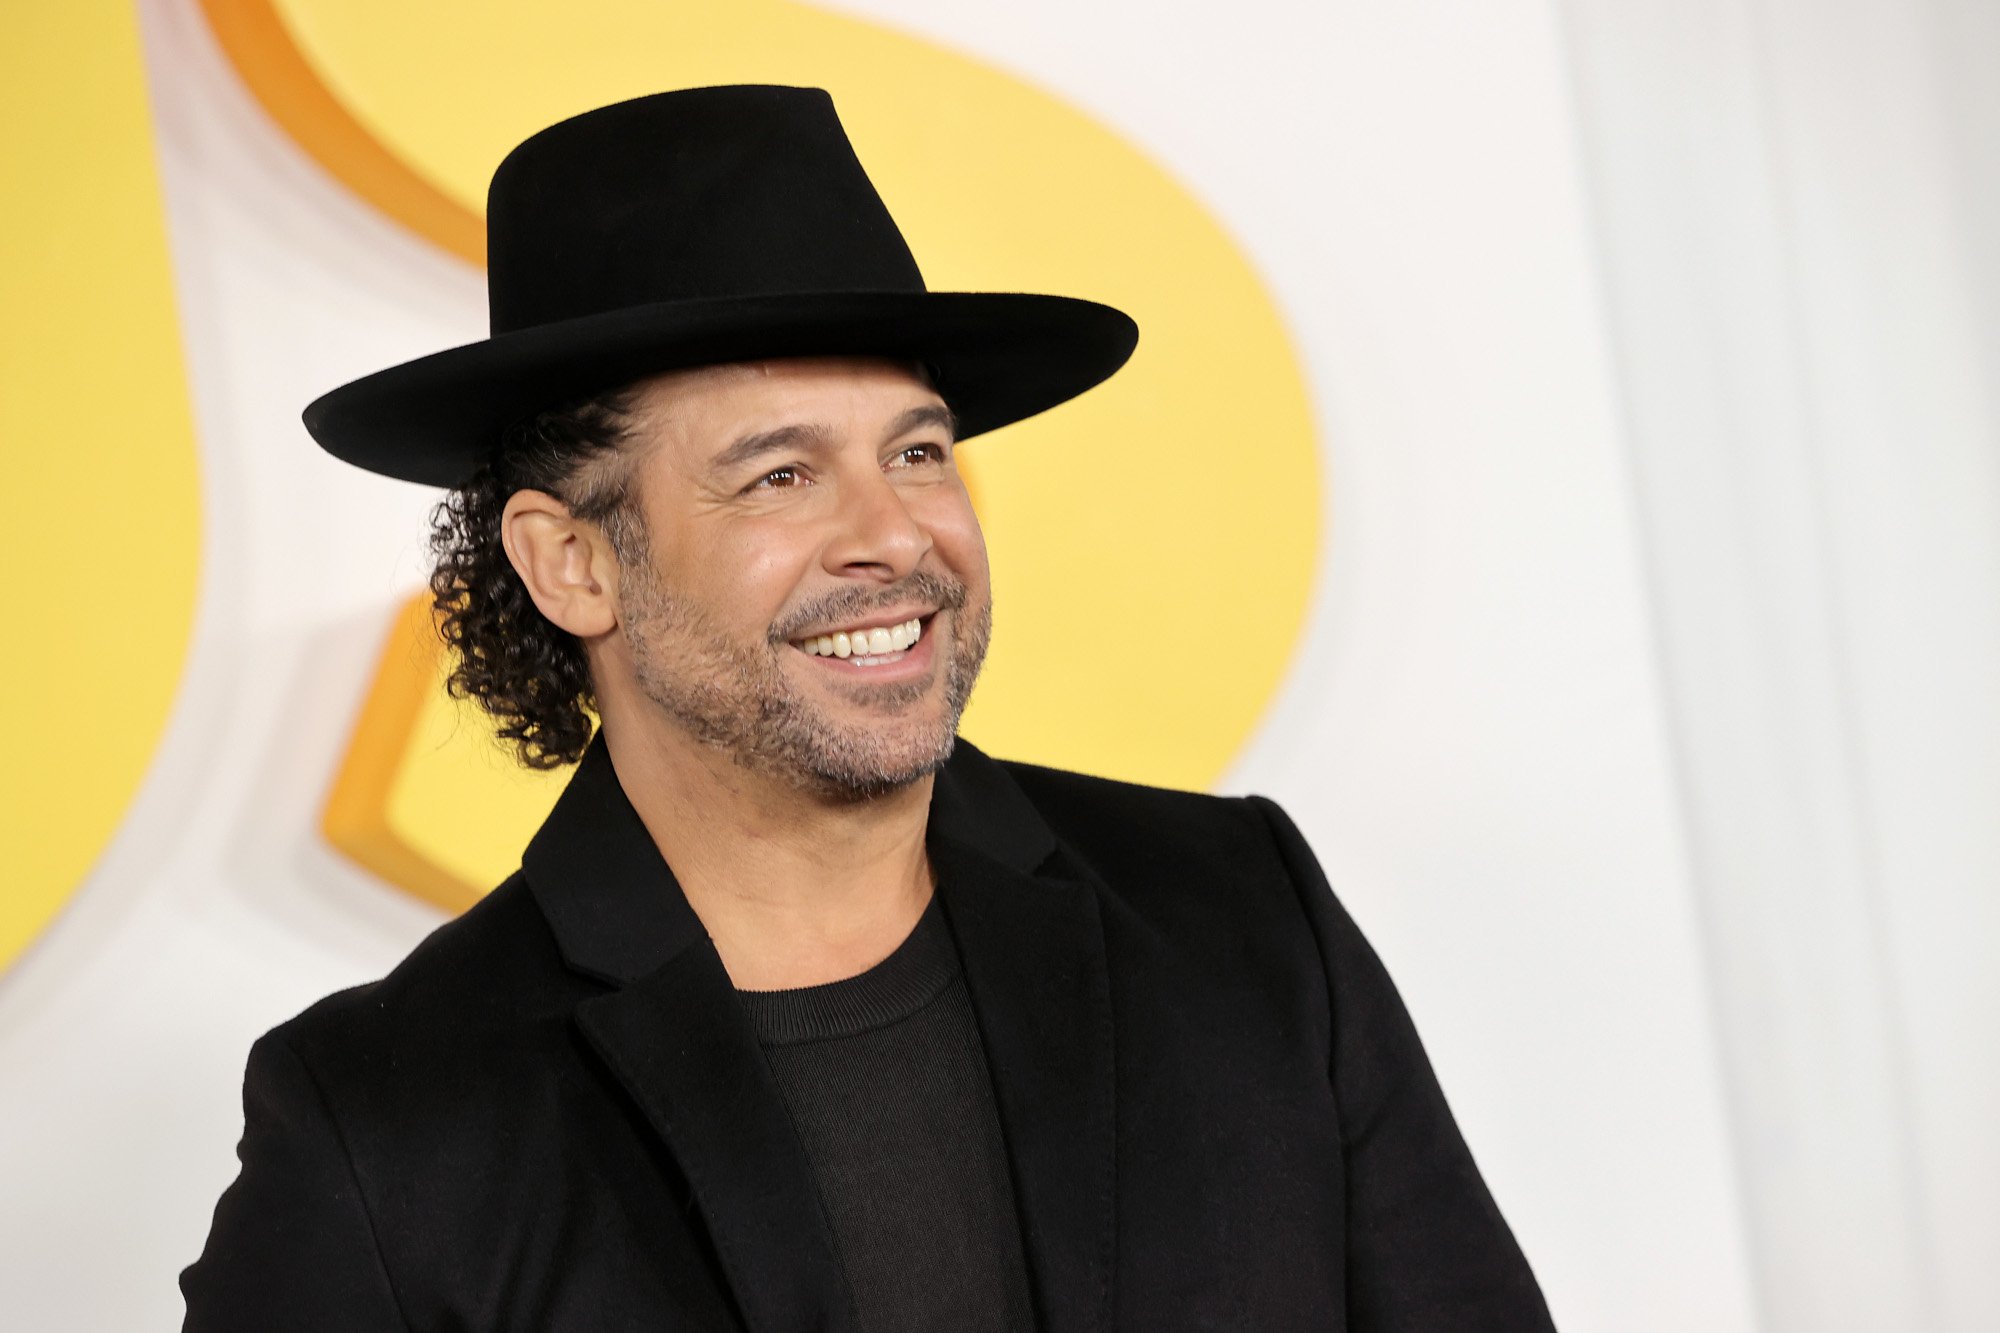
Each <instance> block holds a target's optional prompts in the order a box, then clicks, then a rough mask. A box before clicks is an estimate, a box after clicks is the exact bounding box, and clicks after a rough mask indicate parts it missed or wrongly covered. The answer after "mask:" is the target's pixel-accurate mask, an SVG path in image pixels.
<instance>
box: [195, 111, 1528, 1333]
mask: <svg viewBox="0 0 2000 1333" xmlns="http://www.w3.org/2000/svg"><path fill="white" fill-rule="evenodd" d="M488 218H489V222H488V226H489V232H490V236H491V267H490V283H491V290H492V308H493V322H494V329H495V333H494V336H493V337H492V338H491V339H489V340H487V341H486V342H483V343H478V344H474V345H472V346H470V347H465V348H459V349H455V350H453V351H449V352H445V353H441V354H439V355H437V356H433V357H429V358H426V359H424V360H422V361H418V362H414V363H411V364H409V365H405V366H401V367H397V368H395V369H392V370H389V371H384V372H382V373H380V374H378V375H374V376H370V377H369V378H367V379H365V380H362V381H359V382H357V383H355V384H352V385H348V386H346V387H345V388H343V389H340V390H337V391H335V392H334V393H332V394H330V395H328V396H327V397H326V398H323V399H321V400H320V401H319V402H318V403H316V404H314V405H313V407H312V408H310V409H308V412H307V423H308V425H309V426H310V427H311V429H312V430H313V433H314V434H315V435H316V436H317V438H318V439H319V440H320V442H321V443H322V444H323V445H325V446H326V447H327V448H328V449H329V450H331V451H332V452H333V453H335V454H337V455H339V456H341V457H343V458H345V459H348V460H349V461H352V462H355V463H358V464H359V465H361V466H364V467H368V468H372V469H374V470H377V471H380V472H384V473H388V474H390V475H392V476H399V477H404V478H408V479H413V480H419V481H427V482H433V483H438V484H442V485H446V486H450V487H452V488H453V490H452V493H451V495H450V496H449V497H448V499H447V501H446V502H445V504H444V505H443V506H441V507H440V510H439V517H438V534H437V545H438V550H439V557H440V559H439V565H438V569H437V573H436V576H435V578H434V581H433V584H434V589H435V591H436V593H437V597H438V601H439V606H440V609H441V611H442V612H443V613H444V621H443V623H444V626H445V632H446V637H447V639H448V640H449V641H450V642H451V643H452V645H453V646H454V648H455V649H456V651H457V654H458V659H457V662H458V664H457V668H456V671H455V674H454V676H453V688H454V689H456V690H458V691H460V692H461V693H463V694H466V695H469V696H471V697H473V698H476V699H477V700H478V701H479V702H480V703H482V704H483V705H484V706H485V707H486V708H487V709H488V710H489V711H490V712H492V713H493V714H494V716H495V717H496V718H497V719H498V720H499V722H500V724H501V725H500V732H501V734H502V735H503V736H504V737H506V738H507V739H509V740H510V741H512V742H513V743H514V744H515V745H516V746H517V747H518V749H519V751H520V753H521V755H522V757H523V759H524V760H525V761H527V762H529V763H533V764H538V765H543V766H552V765H555V764H560V763H567V762H572V761H579V760H580V763H579V767H578V770H577V773H576V775H575V777H574V778H573V779H572V780H571V783H570V785H569V787H568V789H567V790H566V791H565V793H564V795H563V797H562V798H561V800H560V802H559V803H558V805H557V807H556V809H555V811H554V812H553V813H552V814H551V815H550V817H549V819H548V822H547V823H546V824H545V825H544V826H543V827H542V829H541V831H540V832H539V833H537V834H536V836H535V838H534V839H533V841H532V842H531V844H530V845H529V847H528V849H527V851H526V854H525V856H524V857H523V863H522V869H521V871H520V873H519V874H517V875H515V876H513V877H512V878H510V879H509V880H508V881H507V882H506V883H504V884H502V885H501V886H500V887H499V888H497V889H496V890H495V891H494V892H493V893H492V894H491V895H490V896H489V897H488V898H487V899H485V900H484V901H483V902H482V903H481V904H480V905H479V906H477V907H475V908H473V909H472V910H471V911H470V912H468V913H467V914H466V915H465V916H464V917H462V918H461V919H459V920H458V921H456V922H453V923H451V924H450V925H447V926H445V927H443V928H441V929H440V930H438V931H437V932H436V933H435V934H434V935H433V936H432V937H431V938H430V939H429V940H427V941H426V942H425V943H424V944H423V945H422V946H421V947H419V948H418V949H417V950H416V952H415V953H413V954H412V955H411V956H410V958H409V959H408V960H407V961H406V962H404V963H403V964H402V965H401V966H400V967H398V968H397V969H396V970H395V971H394V972H393V973H391V974H390V975H389V976H388V977H387V978H385V979H384V980H382V981H380V982H377V983H375V984H373V985H369V986H364V987H360V988H358V989H356V990H353V991H348V992H345V993H343V994H340V995H336V996H333V997H331V998H330V999H328V1000H326V1001H323V1002H322V1003H320V1004H319V1005H316V1006H314V1007H313V1008H312V1009H310V1010H308V1011H307V1012H306V1013H305V1014H303V1015H301V1016H300V1017H299V1018H297V1019H294V1020H293V1021H292V1022H290V1023H287V1024H285V1025H283V1026H281V1027H279V1028H278V1029H277V1030H275V1031H274V1032H272V1033H270V1034H269V1035H267V1036H266V1037H265V1038H263V1039H262V1040H261V1041H260V1042H259V1043H258V1044H257V1046H256V1048H255V1050H253V1052H252V1054H251V1058H250V1064H249V1070H248V1073H247V1076H246V1080H245V1092H244V1100H245V1119H246V1124H245V1130H244V1138H243V1142H242V1145H241V1148H240V1154H241V1157H242V1160H243V1169H242V1174H241V1175H240V1177H239V1178H238V1180H237V1181H236V1183H235V1184H234V1185H233V1186H232V1187H231V1188H230V1190H229V1191H228V1192H227V1193H226V1194H225V1195H224V1196H223V1199H222V1201H221V1202H220V1204H219V1205H218V1206H217V1210H216V1218H215V1225H214V1230H213V1232H212V1234H211V1236H210V1238H209V1243H208V1247H207V1250H206V1251H205V1252H204V1254H203V1256H202V1258H201V1259H200V1260H199V1261H198V1262H197V1263H195V1264H194V1265H193V1266H192V1267H190V1268H189V1270H188V1271H187V1273H186V1274H185V1275H184V1277H183V1287H184V1289H185V1291H186V1293H187V1297H188V1306H189V1315H188V1327H190V1328H194V1329H203V1330H213V1329H260V1330H264V1329H315V1328H325V1329H375V1328H398V1329H400V1328H425V1329H429V1328H441V1329H443V1328H454V1329H455V1328H465V1329H471V1328H478V1329H531V1328H534V1329H540V1328H580V1329H626V1328H631V1329H639V1328H648V1329H655V1328H658V1329H679V1328H687V1329H714V1330H723V1329H752V1330H760V1331H761V1330H771V1331H774V1333H775V1331H777V1330H795V1329H798V1330H802V1329H816V1330H819V1329H824V1330H889V1329H899V1330H900V1329H935V1330H951V1331H953V1333H972V1331H974V1330H1018V1329H1031V1328H1033V1329H1041V1330H1046V1331H1047V1333H1070V1331H1076V1333H1080V1331H1081V1330H1088V1329H1113V1328H1116V1329H1134V1330H1156V1329H1181V1328H1190V1329H1192V1328H1204V1329H1249V1330H1278V1329H1341V1328H1348V1329H1398V1330H1401V1329H1439V1330H1443V1329H1451V1330H1471V1329H1496V1330H1513V1329H1545V1328H1547V1327H1548V1326H1549V1325H1548V1316H1547V1312H1546V1310H1545V1308H1544V1306H1543V1303H1542V1300H1541V1296H1540V1294H1539V1292H1538V1291H1537V1289H1536V1286H1535V1282H1534V1279H1533V1277H1532V1275H1531V1274H1530V1272H1529V1270H1528V1267H1527V1265H1526V1263H1525V1261H1524V1260H1523V1258H1522V1256H1521V1254H1520V1252H1519V1250H1518V1249H1517V1247H1516V1246H1515V1244H1514V1241H1513V1238H1512V1237H1511V1235H1510V1234H1509V1232H1508V1230H1507V1227H1506V1224H1505V1223H1504V1222H1503V1221H1502V1219H1501V1217H1500V1215H1499V1212H1498V1211H1497V1209H1496V1208H1495V1206H1494V1204H1493V1202H1492V1200H1491V1198H1490V1197H1489V1196H1488V1194H1487V1191H1486V1189H1485V1187H1484V1185H1483V1183H1482V1182H1481V1180H1480V1177H1479V1174H1478V1171H1477V1170H1476V1168H1475V1167H1474V1165H1473V1162H1472V1159H1471V1157H1470V1155H1469V1154H1468V1152H1467V1150H1466V1148H1465V1145H1464V1143H1463V1142H1462V1140H1461V1139H1460V1136H1459V1134H1458V1132H1457V1129H1456V1128H1455V1126H1454V1124H1453V1122H1452V1119H1451V1115H1450V1113H1449V1111H1448V1110H1447V1109H1446V1106H1445V1103H1444V1099H1443V1097H1442V1095H1441V1093H1440V1092H1439V1090H1438V1087H1437V1084H1436V1081H1435V1080H1434V1078H1433V1077H1432V1075H1431V1072H1430V1069H1429V1067H1428V1065H1427V1063H1426V1061H1425V1059H1424V1056H1423V1052H1422V1049H1421V1047H1420V1045H1419V1044H1418V1041H1417V1038H1416V1035H1415V1033H1414V1032H1413V1031H1412V1029H1411V1027H1410V1024H1409V1020H1408V1018H1407V1016H1406V1015H1405V1013H1404V1010H1403V1008H1402V1006H1401V1004H1400V1002H1399V1001H1398V1000H1397V998H1396V995H1395V992H1394V990H1393V988H1392V987H1391V985H1390V983H1389V980H1388V978H1387V976H1386V975H1385V974H1384V972H1383V971H1382V969H1381V967H1380V965H1379V964H1378V963H1377V961H1376V960H1375V958H1374V956H1373V954H1372V953H1371V952H1370V951H1369V949H1368V946H1367V945H1366V943H1365V942H1364V941H1363V940H1362V938H1361V936H1360V935H1359V934H1358V933H1357V932H1356V930H1355V928H1354V926H1353V924H1352V923H1351V922H1350V921H1349V920H1348V918H1347V917H1346V915H1345V914H1344V913H1343V912H1342V910H1341V908H1340V906H1339V905H1338V903H1337V902H1336V901H1335V899H1334V898H1333V896H1332V894H1331V892H1330V891H1329V889H1328V887H1327V885H1326V882H1325V880H1324V879H1323V878H1322V877H1321V875H1320V872H1319V869H1318V867H1317V865H1316V863H1315V862H1314V860H1313V857H1312V854H1311V852H1310V851H1309V850H1308V849H1307V847H1306V845H1305V843H1304V842H1303V840H1302V839H1301V838H1300V836H1299V834H1298V832H1297V831H1296V830H1295V829H1294V828H1293V826H1292V825H1291V823H1290V822H1289V821H1288V820H1287V819H1286V818H1285V816H1284V814H1283V813H1282V812H1280V811H1279V810H1278V808H1277V807H1276V806H1274V805H1272V804H1270V803H1269V802H1267V801H1261V800H1255V799H1252V800H1247V801H1242V800H1222V799H1218V798H1213V797H1206V796H1197V795H1191V794H1184V793H1175V792H1165V791H1155V790H1149V789H1144V788H1139V787H1133V786H1128V785H1123V784H1118V783H1112V782H1107V781H1102V780H1097V779H1091V778H1085V777H1081V776H1077V775H1074V774H1069V773H1061V772H1056V771H1051V770H1045V769H1036V768H1032V767H1027V766H1023V765H1017V764H1005V763H998V762H995V761H993V760H991V759H988V758H986V757H985V756H983V755H981V754H980V753H978V752H977V751H976V750H974V749H973V748H972V747H971V746H969V745H966V744H964V743H962V742H956V743H955V741H954V733H955V729H956V725H957V722H958V718H959V715H960V712H961V710H962V709H963V707H964V705H965V702H966V699H967V696H968V694H969V693H970V691H971V688H972V684H973V680H974V678H975V676H976V675H977V673H978V669H979V664H980V661H981V659H982V657H983V655H984V653H985V650H986V644H987V638H988V633H989V625H990V611H991V596H990V591H989V581H988V575H987V566H986V555H985V548H984V545H983V543H982V541H981V538H980V532H979V525H978V522H977V520H976V518H975V516H974V514H973V511H972V508H971V505H970V503H969V502H968V499H967V495H966V491H965V487H964V484H963V482H962V481H961V479H960V477H959V474H958V471H957V466H956V456H957V450H958V448H959V447H960V443H961V442H962V441H963V440H964V439H965V438H966V437H967V436H970V435H973V434H976V433H978V432H981V431H984V430H988V429H991V428H993V427H995V426H999V425H1003V424H1005V423H1007V422H1009V421H1013V420H1017V419H1019V418H1021V417H1023V416H1027V415H1029V414H1031V413H1034V412H1037V411H1040V410H1043V409H1045V408H1048V407H1051V406H1053V405H1055V404H1057V403H1059V402H1061V401H1063V400H1064V399H1066V398H1069V397H1072V396H1074V395H1075V394H1077V393H1080V392H1083V391H1084V390H1085V389H1087V388H1089V387H1091V386H1092V385H1094V384H1096V383H1097V382H1099V381H1100V380H1102V379H1104V378H1105V377H1106V376H1108V375H1110V374H1111V373H1113V372H1114V371H1115V370H1116V369H1117V368H1118V366H1119V365H1121V364H1122V363H1123V362H1124V360H1125V359H1126V357H1127V356H1128V355H1129V354H1130V352H1131V350H1132V347H1133V345H1134V342H1135V339H1136V330H1135V329H1134V328H1133V326H1132V324H1131V322H1130V321H1129V320H1128V319H1126V318H1125V317H1124V316H1123V315H1121V314H1119V313H1118V312H1116V311H1113V310H1110V309H1108V308H1106V307H1104V306H1100V305H1095V304H1092V303H1090V302H1085V301H1076V300H1069V299H1065V298H1058V297H1046V296H1028V295H1016V294H965V293H958V294H939V293H929V292H926V291H925V290H924V287H923V283H922V279H921V277H920V276H919V274H918V272H917V269H916V266H915V264H914V262H913V261H912V260H911V258H910V256H909V253H908V251H907V249H906V248H905V247H904V245H903V242H902V239H901V237H900V236H899V235H898V234H897V232H896V229H895V226H894V224H893V222H892V221H891V220H890V219H889V216H888V214H887V213H886V211H885V210H884V209H883V208H882V205H881V203H880V201H879V199H878V198H877V197H876V195H875V193H874V190H873V188H872V187H871V186H870V185H869V183H868V181H867V178H866V177H865V175H864V174H863V173H862V171H861V168H860V166H859V164H858V162H856V160H855V158H854V156H853V153H852V150H851V149H850V148H849V146H848V144H847V141H846V138H845V136H844V134H843V133H842V131H841V129H840V126H839V123H838V121H837V119H836V118H835V116H834V113H833V108H832V105H831V103H830V101H829V100H828V99H827V98H826V96H825V94H823V93H820V92H817V91H815V90H806V89H785V88H715V89H700V90H692V91H684V92H678V93H668V94H662V95H659V96H656V97H651V98H642V99H639V100H637V101H633V102H627V103H622V104H620V105H617V106H613V107H609V108H604V109H601V110H599V111H595V112H591V113H589V114H586V115H584V116H581V117H578V118H576V119H573V120H570V121H566V122H563V123H562V124H560V125H557V126H555V127H553V128H551V129H549V130H546V131H543V132H542V133H541V134H539V135H537V136H535V137H533V138H531V139H529V140H528V141H527V142H526V143H524V144H523V145H521V146H520V147H519V148H517V149H516V150H515V151H514V153H513V154H512V155H510V156H509V158H508V159H507V161H506V162H505V163H503V164H502V165H501V167H500V169H499V171H498V172H497V173H496V175H495V177H494V182H493V188H492V193H491V196H490V199H489V207H488ZM1049 484H1050V485H1061V484H1062V480H1061V478H1059V477H1052V478H1051V479H1050V483H1049ZM589 706H594V708H595V711H596V713H597V716H598V718H599V719H600V723H601V725H600V726H599V728H598V730H597V732H596V734H595V735H594V736H593V734H592V729H591V722H590V716H589V713H588V712H587V711H586V708H587V707H589Z"/></svg>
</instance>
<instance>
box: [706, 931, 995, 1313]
mask: <svg viewBox="0 0 2000 1333" xmlns="http://www.w3.org/2000/svg"><path fill="white" fill-rule="evenodd" d="M738 994H739V995H740V996H741V997H742V1000H743V1003H744V1005H745V1007H746V1008H747V1009H748V1011H749V1014H750V1019H751V1022H752V1023H753V1024H754V1025H755V1026H756V1029H757V1036H758V1040H759V1041H760V1042H761V1043H762V1045H763V1047H764V1055H765V1058H766V1059H767V1060H769V1062H770V1065H771V1069H772V1072H773V1073H774V1074H776V1076H777V1081H778V1086H779V1088H780V1089H781V1090H782V1091H783V1093H784V1097H785V1103H786V1105H787V1107H788V1108H789V1109H790V1111H791V1115H792V1122H793V1124H794V1125H796V1126H797V1127H798V1132H799V1138H800V1139H801V1141H803V1143H804V1144H805V1149H806V1155H807V1156H808V1157H809V1158H810V1159H811V1160H812V1168H813V1174H814V1177H815V1179H816V1180H817V1181H818V1184H819V1192H820V1199H821V1201H822V1203H823V1204H824V1206H825V1208H826V1214H827V1219H828V1221H829V1222H830V1223H831V1224H832V1227H833V1236H834V1244H835V1246H836V1248H837V1249H838V1251H839V1255H840V1261H841V1264H842V1266H843V1267H844V1268H845V1270H846V1272H847V1281H848V1286H849V1288H850V1289H851V1290H852V1291H853V1293H854V1304H855V1308H856V1310H857V1312H858V1313H859V1315H860V1319H861V1327H862V1328H863V1329H865V1330H867V1333H905V1331H906V1330H907V1331H908V1333H930V1331H932V1330H938V1329H951V1330H953V1331H954V1333H1019V1331H1020V1330H1024V1329H1032V1328H1033V1327H1034V1317H1033V1315H1032V1313H1031V1306H1030V1304H1029V1296H1028V1280H1027V1267H1026V1264H1025V1262H1024V1261H1023V1259H1022V1256H1021V1235H1020V1224H1019V1221H1018V1219H1017V1216H1016V1214H1015V1211H1014V1193H1013V1188H1012V1186H1011V1185H1010V1184H1009V1182H1008V1169H1007V1152H1006V1148H1005V1146H1004V1145H1003V1144H1002V1142H1001V1138H1000V1122H999V1118H998V1116H997V1115H996V1113H995V1111H994V1108H993V1088H992V1083H991V1080H990V1079H989V1077H988V1074H987V1070H986V1055H985V1051H984V1049H983V1048H982V1047H981V1046H980V1043H979V1029H978V1027H977V1026H976V1024H975V1022H974V1019H973V1013H972V1004H971V1001H970V999H969V998H968V996H967V995H966V990H965V978H964V976H963V974H962V973H961V971H960V968H959V961H958V951H957V949H956V947H955V946H954V945H953V943H952V939H951V932H950V930H949V929H948V928H947V926H946V925H945V921H944V916H943V913H942V910H941V909H940V908H939V906H938V901H937V898H936V897H935V896H933V897H932V899H931V903H930V906H929V907H928V908H926V909H925V910H924V914H923V916H922V917H921V918H920V919H919V920H918V922H917V925H916V928H915V929H914V930H912V931H911V932H910V935H909V938H908V939H906V940H904V941H903V943H902V944H900V945H898V946H897V948H896V951H895V952H894V953H892V954H890V955H889V956H888V957H887V958H885V959H883V960H882V961H881V962H880V963H877V964H876V965H875V966H874V967H872V968H870V969H868V971H866V972H863V973H862V974H861V975H859V976H855V977H849V978H847V979H846V980H844V981H836V982H832V983H829V984H827V985H824V986H807V987H804V988H801V989H798V990H784V991H739V992H738Z"/></svg>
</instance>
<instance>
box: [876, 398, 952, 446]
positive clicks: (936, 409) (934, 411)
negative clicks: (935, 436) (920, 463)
mask: <svg viewBox="0 0 2000 1333" xmlns="http://www.w3.org/2000/svg"><path fill="white" fill-rule="evenodd" d="M919 426H936V427H938V428H940V429H941V430H943V431H944V432H945V433H946V434H947V435H949V436H951V438H952V439H954V440H956V439H957V438H958V418H957V417H956V416H954V415H953V414H952V410H951V409H950V408H948V407H946V406H945V405H944V404H943V403H925V404H923V405H922V406H921V407H913V408H911V409H910V410H909V411H907V412H905V413H903V415H901V416H899V417H897V418H896V419H895V421H893V422H891V423H890V425H889V433H888V434H887V435H885V436H884V437H883V438H884V439H889V440H893V439H895V438H896V437H897V436H898V435H907V434H909V433H910V432H911V431H913V430H915V429H916V428H917V427H919Z"/></svg>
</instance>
